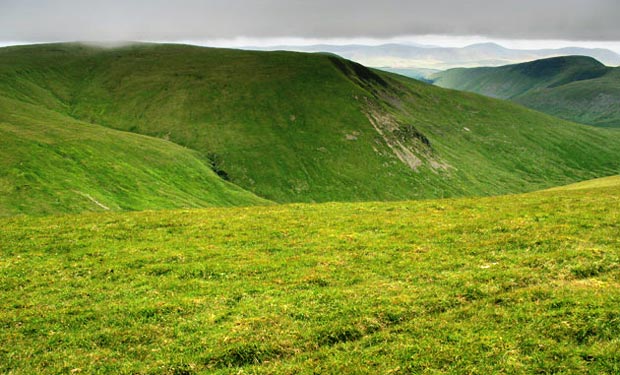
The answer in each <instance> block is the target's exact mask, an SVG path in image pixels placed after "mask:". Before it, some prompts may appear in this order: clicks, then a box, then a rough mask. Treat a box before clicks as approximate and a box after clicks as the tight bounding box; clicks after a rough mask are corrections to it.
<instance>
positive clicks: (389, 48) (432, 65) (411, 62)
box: [248, 43, 620, 77]
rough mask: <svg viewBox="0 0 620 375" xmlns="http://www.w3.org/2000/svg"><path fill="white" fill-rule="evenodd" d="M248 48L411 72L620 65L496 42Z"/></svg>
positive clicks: (610, 57) (587, 52) (590, 51)
mask: <svg viewBox="0 0 620 375" xmlns="http://www.w3.org/2000/svg"><path fill="white" fill-rule="evenodd" d="M248 49H259V50H287V51H299V52H330V53H335V54H337V55H340V56H342V57H344V58H347V59H349V60H353V61H356V62H358V63H360V64H363V65H366V66H372V67H380V68H383V67H386V68H398V69H409V70H411V69H417V68H424V69H437V70H445V69H450V68H469V67H478V66H502V65H507V64H515V63H521V62H527V61H532V60H538V59H544V58H549V57H558V56H566V55H582V56H590V57H593V58H595V59H597V60H598V61H600V62H602V63H603V64H605V65H608V66H618V65H620V55H619V54H617V53H615V52H613V51H611V50H608V49H602V48H579V47H567V48H560V49H540V50H519V49H510V48H505V47H503V46H501V45H499V44H496V43H481V44H473V45H470V46H467V47H463V48H451V47H437V46H424V45H408V44H407V45H405V44H383V45H378V46H367V45H357V44H352V45H329V44H319V45H312V46H290V45H289V46H273V47H260V48H258V47H248ZM413 76H414V77H415V76H416V75H413Z"/></svg>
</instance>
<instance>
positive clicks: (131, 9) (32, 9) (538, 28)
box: [0, 0, 620, 52]
mask: <svg viewBox="0 0 620 375" xmlns="http://www.w3.org/2000/svg"><path fill="white" fill-rule="evenodd" d="M619 15H620V0H517V1H514V0H432V1H429V0H425V1H418V0H381V1H377V0H370V1H369V0H202V1H200V0H174V1H172V0H168V1H166V0H105V1H102V0H0V45H9V44H18V43H35V42H53V41H77V40H80V41H125V40H132V41H166V42H190V43H194V44H202V45H213V46H229V47H241V46H250V45H256V46H267V45H282V44H289V45H290V44H302V45H307V44H317V43H330V44H348V43H362V44H382V43H386V42H399V43H422V44H433V45H440V46H455V47H456V46H464V45H468V44H472V43H477V42H487V41H494V42H499V43H500V44H502V45H504V46H506V47H513V48H546V47H562V46H567V45H574V46H584V47H589V46H592V47H604V48H610V49H613V50H615V51H617V52H620V22H618V16H619Z"/></svg>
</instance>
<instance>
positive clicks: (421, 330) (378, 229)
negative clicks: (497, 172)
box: [0, 179, 620, 375]
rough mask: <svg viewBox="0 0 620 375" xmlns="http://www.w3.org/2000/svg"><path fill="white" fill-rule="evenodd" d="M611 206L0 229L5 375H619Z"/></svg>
mask: <svg viewBox="0 0 620 375" xmlns="http://www.w3.org/2000/svg"><path fill="white" fill-rule="evenodd" d="M616 182H618V180H617V179H616ZM595 185H596V184H595ZM619 197H620V185H618V184H617V183H616V184H608V186H605V187H598V188H582V189H579V190H567V191H553V192H540V193H531V194H527V195H517V196H503V197H494V198H483V199H452V200H431V201H417V202H397V203H356V204H354V203H338V204H335V203H330V204H320V205H284V206H271V207H254V208H229V209H221V208H218V209H204V210H185V211H170V212H167V211H158V212H141V213H124V214H118V213H103V214H84V215H79V216H60V217H46V218H27V217H19V218H12V219H3V220H0V225H1V226H2V228H3V230H2V232H0V253H1V254H2V257H1V258H0V290H2V293H0V327H2V329H1V330H0V340H1V341H2V343H3V345H1V346H0V372H2V373H10V374H15V375H18V374H33V373H37V374H56V373H88V374H96V373H119V374H130V373H133V374H136V373H139V374H207V373H208V374H238V373H254V374H291V373H300V374H311V373H333V374H349V373H356V374H361V373H373V374H376V373H382V374H383V373H393V374H409V373H455V374H456V373H459V374H461V373H470V374H491V373H510V374H532V373H562V374H617V373H618V372H619V371H620V361H619V359H618V352H619V350H620V340H619V339H618V338H619V337H620V313H619V311H618V305H619V303H620V284H619V283H620V267H619V266H618V265H619V264H620V254H619V253H618V248H619V247H620V236H619V234H620V226H619V223H620V216H619V215H620V211H619V210H618V209H617V208H618V207H619V205H620V200H619Z"/></svg>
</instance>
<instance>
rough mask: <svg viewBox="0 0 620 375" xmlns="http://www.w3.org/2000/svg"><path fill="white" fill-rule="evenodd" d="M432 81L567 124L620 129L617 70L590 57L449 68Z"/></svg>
mask: <svg viewBox="0 0 620 375" xmlns="http://www.w3.org/2000/svg"><path fill="white" fill-rule="evenodd" d="M431 78H432V80H433V82H434V83H435V84H436V85H438V86H442V87H446V88H452V89H457V90H463V91H470V92H475V93H478V94H483V95H486V96H490V97H494V98H500V99H509V100H512V101H514V102H517V103H520V104H523V105H525V106H527V107H530V108H533V109H536V110H538V111H542V112H546V113H548V114H551V115H554V116H557V117H560V118H564V119H567V120H572V121H576V122H580V123H583V124H589V125H595V126H602V127H620V68H610V67H607V66H605V65H603V64H601V63H600V62H599V61H596V60H595V59H593V58H591V57H586V56H565V57H555V58H550V59H542V60H536V61H532V62H528V63H523V64H515V65H507V66H502V67H485V68H471V69H464V68H461V69H450V70H447V71H445V72H440V73H436V74H434V75H433V76H431Z"/></svg>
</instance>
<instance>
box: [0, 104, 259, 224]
mask: <svg viewBox="0 0 620 375" xmlns="http://www.w3.org/2000/svg"><path fill="white" fill-rule="evenodd" d="M257 203H258V204H260V203H262V204H265V203H266V201H265V200H263V199H261V198H258V197H257V196H255V195H253V194H251V193H249V192H246V191H243V190H242V189H240V188H238V187H237V186H234V185H232V184H230V183H227V182H225V181H223V180H222V179H220V178H219V177H218V176H217V175H216V174H215V173H214V172H213V171H212V170H211V168H210V164H209V161H208V160H206V159H204V158H203V157H201V155H199V154H198V153H196V152H194V151H191V150H188V149H185V148H183V147H180V146H178V145H175V144H173V143H171V142H166V141H163V140H159V139H153V138H149V137H145V136H140V135H136V134H131V133H126V132H121V131H117V130H112V129H107V128H104V127H101V126H98V125H92V124H87V123H84V122H80V121H76V120H75V119H73V118H70V117H67V116H63V115H61V114H59V113H57V112H53V111H50V110H46V109H44V108H42V107H41V106H40V105H34V104H28V103H25V102H22V101H17V100H14V99H8V98H6V97H2V96H1V94H0V216H10V215H15V214H50V213H62V212H80V211H102V210H143V209H156V208H158V209H161V208H180V207H208V206H229V205H249V204H257Z"/></svg>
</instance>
